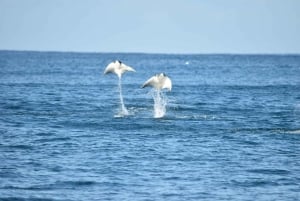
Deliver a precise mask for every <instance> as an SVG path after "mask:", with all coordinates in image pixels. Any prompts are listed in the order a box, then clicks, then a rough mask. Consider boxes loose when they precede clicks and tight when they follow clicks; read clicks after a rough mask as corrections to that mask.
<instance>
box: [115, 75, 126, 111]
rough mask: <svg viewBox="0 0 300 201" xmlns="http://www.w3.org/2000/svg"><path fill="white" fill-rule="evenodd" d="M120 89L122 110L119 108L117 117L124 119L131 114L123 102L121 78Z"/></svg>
mask: <svg viewBox="0 0 300 201" xmlns="http://www.w3.org/2000/svg"><path fill="white" fill-rule="evenodd" d="M118 89H119V95H120V108H119V112H118V114H117V115H115V117H124V116H127V115H129V112H128V110H127V108H126V107H125V104H124V100H123V94H122V82H121V77H119V84H118Z"/></svg>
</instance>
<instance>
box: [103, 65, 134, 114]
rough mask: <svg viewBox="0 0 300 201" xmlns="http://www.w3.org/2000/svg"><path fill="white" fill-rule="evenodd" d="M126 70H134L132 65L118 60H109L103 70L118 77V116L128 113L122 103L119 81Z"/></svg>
mask: <svg viewBox="0 0 300 201" xmlns="http://www.w3.org/2000/svg"><path fill="white" fill-rule="evenodd" d="M127 71H133V72H135V70H134V69H133V68H132V67H130V66H127V65H125V64H124V63H122V62H121V61H119V60H116V61H114V62H111V63H110V64H108V65H107V67H106V68H105V70H104V74H108V73H115V74H116V75H117V76H118V78H119V85H118V86H119V94H120V104H121V111H120V113H119V115H118V116H120V115H121V116H124V115H128V114H129V113H128V111H127V109H126V107H125V104H124V100H123V95H122V83H121V77H122V74H123V73H125V72H127Z"/></svg>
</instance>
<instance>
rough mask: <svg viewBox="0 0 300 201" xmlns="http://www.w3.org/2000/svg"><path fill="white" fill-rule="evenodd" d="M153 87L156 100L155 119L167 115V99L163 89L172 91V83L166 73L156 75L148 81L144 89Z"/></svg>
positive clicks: (153, 95)
mask: <svg viewBox="0 0 300 201" xmlns="http://www.w3.org/2000/svg"><path fill="white" fill-rule="evenodd" d="M147 86H152V87H153V88H154V89H155V91H152V92H154V93H152V97H153V100H154V118H161V117H163V116H164V115H165V113H166V105H167V98H166V97H165V96H164V94H163V92H162V89H168V90H169V91H171V89H172V81H171V79H170V78H169V77H168V76H166V75H165V74H164V73H160V74H156V75H154V76H153V77H151V78H150V79H148V80H147V81H146V82H145V83H144V84H143V85H142V88H144V87H147Z"/></svg>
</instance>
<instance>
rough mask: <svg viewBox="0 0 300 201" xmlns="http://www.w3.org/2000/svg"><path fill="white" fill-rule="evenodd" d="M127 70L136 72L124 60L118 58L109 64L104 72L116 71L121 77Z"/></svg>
mask: <svg viewBox="0 0 300 201" xmlns="http://www.w3.org/2000/svg"><path fill="white" fill-rule="evenodd" d="M127 71H132V72H135V70H134V69H133V68H132V67H130V66H127V65H125V64H124V63H122V61H119V60H116V61H114V62H111V63H110V64H108V65H107V67H106V68H105V70H104V74H108V73H115V74H116V75H117V76H118V77H119V78H121V76H122V74H123V73H125V72H127Z"/></svg>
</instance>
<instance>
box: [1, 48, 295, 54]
mask: <svg viewBox="0 0 300 201" xmlns="http://www.w3.org/2000/svg"><path fill="white" fill-rule="evenodd" d="M0 52H41V53H42V52H45V53H46V52H48V53H74V54H165V55H300V53H290V52H287V53H272V52H268V53H267V52H265V53H263V52H257V53H234V52H228V53H226V52H214V53H212V52H198V53H195V52H192V53H176V52H173V53H167V52H142V51H141V52H138V51H128V52H123V51H120V52H118V51H80V50H78V51H77V50H29V49H23V50H21V49H0Z"/></svg>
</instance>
